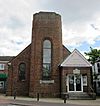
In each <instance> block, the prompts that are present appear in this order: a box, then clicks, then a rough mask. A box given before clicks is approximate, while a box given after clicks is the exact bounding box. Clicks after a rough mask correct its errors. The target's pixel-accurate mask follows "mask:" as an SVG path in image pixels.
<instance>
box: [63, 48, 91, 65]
mask: <svg viewBox="0 0 100 106" xmlns="http://www.w3.org/2000/svg"><path fill="white" fill-rule="evenodd" d="M61 66H64V67H91V66H92V65H91V64H90V63H89V62H88V61H87V59H85V57H84V56H83V55H82V54H81V53H80V52H79V51H78V50H77V49H75V50H74V51H73V52H72V53H71V54H70V55H69V56H68V57H67V58H66V59H65V60H64V61H63V62H62V64H61Z"/></svg>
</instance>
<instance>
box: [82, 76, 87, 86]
mask: <svg viewBox="0 0 100 106" xmlns="http://www.w3.org/2000/svg"><path fill="white" fill-rule="evenodd" d="M83 86H87V75H83Z"/></svg>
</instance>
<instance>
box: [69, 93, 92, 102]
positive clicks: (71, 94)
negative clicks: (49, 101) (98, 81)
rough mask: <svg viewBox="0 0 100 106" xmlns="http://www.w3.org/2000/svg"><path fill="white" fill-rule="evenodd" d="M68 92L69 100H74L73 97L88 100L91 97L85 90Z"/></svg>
mask: <svg viewBox="0 0 100 106" xmlns="http://www.w3.org/2000/svg"><path fill="white" fill-rule="evenodd" d="M68 94H69V99H71V100H75V99H82V100H85V99H88V100H90V99H93V98H92V97H91V96H90V95H88V93H86V92H71V93H68Z"/></svg>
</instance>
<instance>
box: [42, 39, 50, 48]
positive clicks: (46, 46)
mask: <svg viewBox="0 0 100 106" xmlns="http://www.w3.org/2000/svg"><path fill="white" fill-rule="evenodd" d="M43 48H51V42H50V41H49V40H45V41H44V44H43Z"/></svg>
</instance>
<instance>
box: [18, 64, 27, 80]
mask: <svg viewBox="0 0 100 106" xmlns="http://www.w3.org/2000/svg"><path fill="white" fill-rule="evenodd" d="M25 71H26V64H25V63H21V64H20V65H19V79H20V80H25Z"/></svg>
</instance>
